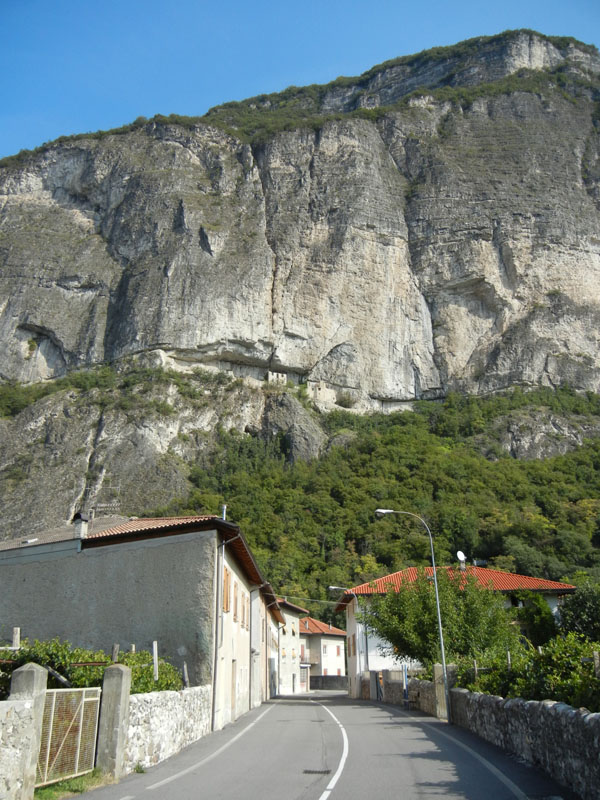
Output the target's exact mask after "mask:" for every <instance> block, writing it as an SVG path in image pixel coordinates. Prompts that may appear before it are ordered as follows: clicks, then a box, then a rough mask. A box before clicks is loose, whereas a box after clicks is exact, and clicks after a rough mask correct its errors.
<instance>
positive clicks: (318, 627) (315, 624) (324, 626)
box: [299, 617, 346, 636]
mask: <svg viewBox="0 0 600 800" xmlns="http://www.w3.org/2000/svg"><path fill="white" fill-rule="evenodd" d="M299 632H300V634H304V635H309V636H310V635H311V634H319V635H320V636H321V635H327V636H345V635H346V631H343V630H341V629H340V628H334V627H333V625H330V624H329V623H328V622H321V620H320V619H314V618H313V617H302V619H301V620H300V630H299Z"/></svg>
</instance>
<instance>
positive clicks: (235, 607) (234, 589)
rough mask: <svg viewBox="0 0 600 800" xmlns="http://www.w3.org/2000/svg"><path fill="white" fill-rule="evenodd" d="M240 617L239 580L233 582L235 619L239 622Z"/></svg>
mask: <svg viewBox="0 0 600 800" xmlns="http://www.w3.org/2000/svg"><path fill="white" fill-rule="evenodd" d="M237 618H238V585H237V581H234V582H233V619H234V621H235V622H237Z"/></svg>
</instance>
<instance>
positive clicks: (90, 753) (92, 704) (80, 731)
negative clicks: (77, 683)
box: [35, 687, 101, 786]
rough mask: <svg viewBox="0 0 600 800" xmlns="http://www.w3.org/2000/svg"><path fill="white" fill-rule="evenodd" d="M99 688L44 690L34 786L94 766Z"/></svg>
mask: <svg viewBox="0 0 600 800" xmlns="http://www.w3.org/2000/svg"><path fill="white" fill-rule="evenodd" d="M100 694H101V689H100V688H97V687H95V688H92V689H48V690H47V691H46V702H45V705H44V720H43V723H42V739H41V743H40V754H39V757H38V765H37V775H36V784H35V785H36V786H45V785H46V784H47V783H54V781H60V780H64V779H65V778H74V777H75V776H76V775H83V774H84V773H85V772H91V770H93V769H94V761H95V756H96V736H97V733H98V714H99V711H100Z"/></svg>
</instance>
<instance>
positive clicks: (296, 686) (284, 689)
mask: <svg viewBox="0 0 600 800" xmlns="http://www.w3.org/2000/svg"><path fill="white" fill-rule="evenodd" d="M282 611H283V616H284V619H285V625H284V626H283V628H280V630H279V688H278V693H279V694H298V692H300V691H301V689H300V647H301V640H300V634H299V630H300V623H299V620H300V613H299V612H295V611H292V610H290V609H289V608H285V607H283V609H282Z"/></svg>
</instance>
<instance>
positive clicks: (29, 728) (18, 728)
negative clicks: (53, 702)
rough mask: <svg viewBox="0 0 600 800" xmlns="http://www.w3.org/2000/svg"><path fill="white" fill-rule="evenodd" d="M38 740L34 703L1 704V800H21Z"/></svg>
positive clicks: (9, 701)
mask: <svg viewBox="0 0 600 800" xmlns="http://www.w3.org/2000/svg"><path fill="white" fill-rule="evenodd" d="M35 739H36V737H35V731H34V722H33V702H27V701H20V700H5V701H3V702H1V703H0V765H1V766H0V799H1V800H4V798H10V800H21V798H23V797H24V796H25V795H24V794H23V791H24V786H23V776H24V775H25V772H26V770H27V765H28V764H29V752H30V750H31V747H32V742H33V741H34V740H35Z"/></svg>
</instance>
